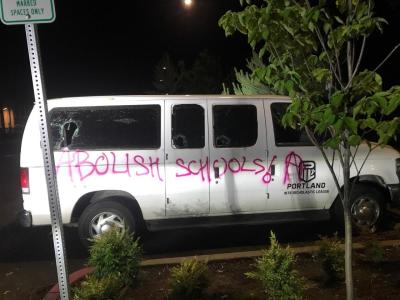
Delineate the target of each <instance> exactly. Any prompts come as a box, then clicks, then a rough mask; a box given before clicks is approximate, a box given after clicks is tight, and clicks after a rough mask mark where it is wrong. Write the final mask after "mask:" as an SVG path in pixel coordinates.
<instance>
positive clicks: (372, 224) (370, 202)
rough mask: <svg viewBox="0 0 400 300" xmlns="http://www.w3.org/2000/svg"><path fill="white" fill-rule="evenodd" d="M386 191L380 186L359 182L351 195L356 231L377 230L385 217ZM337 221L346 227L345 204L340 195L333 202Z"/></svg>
mask: <svg viewBox="0 0 400 300" xmlns="http://www.w3.org/2000/svg"><path fill="white" fill-rule="evenodd" d="M383 195H384V193H382V192H381V191H380V190H379V189H378V188H376V187H373V186H367V185H366V184H357V185H355V186H354V188H353V191H352V193H351V195H350V201H351V205H350V214H351V220H352V224H353V228H354V230H355V232H358V231H369V232H375V231H376V230H377V229H378V228H379V226H380V224H381V223H382V220H383V219H384V214H385V206H384V198H383ZM333 214H334V218H335V221H336V222H337V223H338V225H339V226H340V228H344V216H343V205H342V201H341V200H340V197H339V196H338V197H337V199H336V200H335V203H334V204H333Z"/></svg>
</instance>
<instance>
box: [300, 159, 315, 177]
mask: <svg viewBox="0 0 400 300" xmlns="http://www.w3.org/2000/svg"><path fill="white" fill-rule="evenodd" d="M300 170H301V171H300V174H299V177H300V179H301V181H303V182H310V181H312V180H314V179H315V176H316V170H315V161H312V160H305V161H302V162H301V163H300Z"/></svg>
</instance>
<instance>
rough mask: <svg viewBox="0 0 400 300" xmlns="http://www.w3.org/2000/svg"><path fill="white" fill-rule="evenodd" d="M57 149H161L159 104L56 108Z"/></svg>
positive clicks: (54, 134)
mask: <svg viewBox="0 0 400 300" xmlns="http://www.w3.org/2000/svg"><path fill="white" fill-rule="evenodd" d="M50 128H51V134H52V138H53V144H54V150H60V149H61V148H63V147H68V148H69V149H128V148H129V149H158V148H160V145H161V107H160V106H159V105H137V106H112V107H109V106H102V107H79V108H76V107H74V108H56V109H53V110H52V111H51V112H50Z"/></svg>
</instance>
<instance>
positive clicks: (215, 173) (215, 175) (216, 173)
mask: <svg viewBox="0 0 400 300" xmlns="http://www.w3.org/2000/svg"><path fill="white" fill-rule="evenodd" d="M214 177H215V178H219V167H214Z"/></svg>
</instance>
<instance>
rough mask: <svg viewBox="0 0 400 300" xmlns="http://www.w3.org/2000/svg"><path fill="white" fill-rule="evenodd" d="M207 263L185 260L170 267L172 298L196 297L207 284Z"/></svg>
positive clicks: (198, 296) (208, 282) (199, 295)
mask: <svg viewBox="0 0 400 300" xmlns="http://www.w3.org/2000/svg"><path fill="white" fill-rule="evenodd" d="M209 284H210V280H209V271H208V267H207V263H205V262H202V261H199V260H198V259H196V258H195V259H191V260H185V261H183V262H181V263H180V264H179V265H178V266H175V267H173V268H172V269H171V278H170V282H169V285H170V288H171V297H172V298H173V299H198V298H200V297H201V296H202V294H203V292H204V290H205V289H206V288H207V287H208V286H209Z"/></svg>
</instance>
